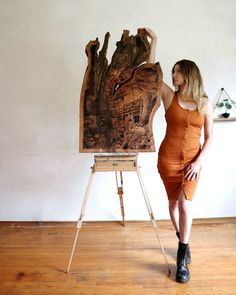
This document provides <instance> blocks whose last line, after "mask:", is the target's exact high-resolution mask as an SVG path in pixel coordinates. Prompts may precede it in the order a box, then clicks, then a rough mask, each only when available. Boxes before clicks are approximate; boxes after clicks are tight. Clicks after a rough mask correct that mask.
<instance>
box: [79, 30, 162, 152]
mask: <svg viewBox="0 0 236 295" xmlns="http://www.w3.org/2000/svg"><path fill="white" fill-rule="evenodd" d="M109 37H110V34H109V32H107V33H106V35H105V38H104V43H103V46H102V49H101V50H100V51H99V53H98V49H99V46H100V43H99V40H98V38H96V40H93V41H90V42H89V43H88V44H87V46H86V55H87V57H88V65H87V68H86V71H85V75H84V80H83V84H82V89H81V97H80V152H99V153H100V152H104V153H114V152H119V153H120V152H122V153H123V152H124V153H126V152H127V153H130V152H153V151H155V143H154V138H153V131H152V121H153V117H154V114H155V112H156V110H157V108H158V107H159V105H160V88H161V83H162V70H161V67H160V64H159V63H158V62H157V63H154V64H151V63H147V62H146V61H147V60H148V56H149V54H150V44H149V41H148V39H147V35H146V33H145V31H143V30H142V29H139V30H138V31H137V34H136V35H135V36H133V35H131V36H129V31H127V30H124V31H123V34H122V36H121V40H120V41H118V42H117V43H116V50H115V52H114V53H113V55H112V59H111V62H110V64H108V60H107V58H106V53H107V48H108V40H109Z"/></svg>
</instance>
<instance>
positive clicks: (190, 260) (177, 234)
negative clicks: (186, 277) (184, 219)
mask: <svg viewBox="0 0 236 295" xmlns="http://www.w3.org/2000/svg"><path fill="white" fill-rule="evenodd" d="M176 236H177V237H178V239H180V234H179V232H178V231H177V232H176ZM187 245H188V249H187V254H186V263H188V264H189V263H191V262H192V258H191V252H190V247H189V244H187Z"/></svg>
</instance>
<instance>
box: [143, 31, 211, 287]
mask: <svg viewBox="0 0 236 295" xmlns="http://www.w3.org/2000/svg"><path fill="white" fill-rule="evenodd" d="M143 29H144V30H145V31H146V32H147V35H148V36H149V37H150V38H151V51H150V56H149V59H148V62H149V63H154V62H155V51H156V43H157V36H156V34H155V33H154V32H153V31H152V30H151V29H149V28H143ZM172 81H173V85H174V87H175V91H173V90H172V89H171V88H170V87H169V86H168V85H166V84H165V83H164V82H163V84H162V89H161V99H162V102H163V105H164V108H165V118H166V122H167V128H166V135H165V138H164V140H163V142H162V144H161V146H160V149H159V154H158V171H159V173H160V176H161V178H162V180H163V183H164V186H165V189H166V192H167V196H168V200H169V213H170V217H171V221H172V223H173V226H174V228H175V230H176V235H177V237H178V238H179V245H178V252H177V272H176V280H177V282H181V283H184V282H187V281H188V280H189V278H190V274H189V269H188V266H187V264H188V263H190V262H191V255H190V249H189V237H190V230H191V226H192V215H191V207H192V202H191V200H192V199H193V195H194V191H195V188H196V186H197V182H198V178H199V174H200V170H201V167H202V165H203V163H204V160H205V158H206V155H207V153H208V151H209V149H210V145H211V142H212V126H213V115H212V106H211V103H210V101H209V100H208V98H207V96H206V95H205V93H204V90H203V82H202V78H201V74H200V71H199V69H198V67H197V66H196V64H195V63H194V62H192V61H189V60H181V61H178V62H177V63H176V64H175V65H174V67H173V69H172ZM202 127H203V128H204V143H203V146H202V147H201V145H200V135H201V129H202Z"/></svg>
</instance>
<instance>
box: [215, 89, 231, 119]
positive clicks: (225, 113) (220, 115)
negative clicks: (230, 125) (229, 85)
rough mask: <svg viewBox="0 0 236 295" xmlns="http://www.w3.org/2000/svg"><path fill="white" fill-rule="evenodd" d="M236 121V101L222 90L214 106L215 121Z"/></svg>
mask: <svg viewBox="0 0 236 295" xmlns="http://www.w3.org/2000/svg"><path fill="white" fill-rule="evenodd" d="M232 120H236V100H234V99H232V98H231V97H230V96H229V94H228V93H227V91H226V90H225V89H224V88H221V89H220V91H219V93H218V97H217V100H216V103H215V106H214V121H232Z"/></svg>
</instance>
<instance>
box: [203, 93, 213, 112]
mask: <svg viewBox="0 0 236 295" xmlns="http://www.w3.org/2000/svg"><path fill="white" fill-rule="evenodd" d="M202 108H203V109H204V113H205V114H206V115H208V114H211V113H212V112H213V106H212V102H211V101H210V99H209V98H208V96H207V95H204V96H203V97H202Z"/></svg>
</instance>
